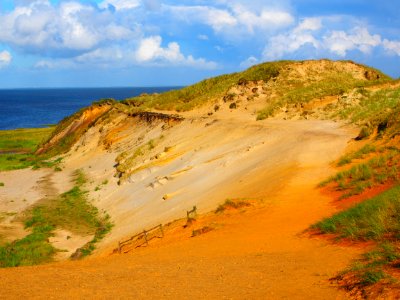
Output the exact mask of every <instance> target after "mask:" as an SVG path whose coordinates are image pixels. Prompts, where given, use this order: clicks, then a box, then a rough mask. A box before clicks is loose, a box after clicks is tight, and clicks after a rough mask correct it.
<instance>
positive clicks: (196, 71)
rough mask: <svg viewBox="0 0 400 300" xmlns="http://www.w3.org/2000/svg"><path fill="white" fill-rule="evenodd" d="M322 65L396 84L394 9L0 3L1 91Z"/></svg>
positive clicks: (185, 79) (296, 3)
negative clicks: (351, 66) (284, 63)
mask: <svg viewBox="0 0 400 300" xmlns="http://www.w3.org/2000/svg"><path fill="white" fill-rule="evenodd" d="M319 58H329V59H333V60H339V59H346V60H347V59H349V60H354V61H356V62H359V63H363V64H367V65H370V66H373V67H375V68H378V69H380V70H382V71H383V72H385V73H386V74H388V75H390V76H392V77H394V78H398V77H400V1H398V0H379V1H376V0H373V1H372V0H371V1H370V0H330V1H322V0H279V1H273V0H264V1H262V0H247V1H246V0H214V1H209V0H194V1H176V0H169V1H164V0H0V79H1V80H0V88H27V87H112V86H171V85H172V86H178V85H179V86H180V85H187V84H191V83H194V82H197V81H199V80H202V79H204V78H208V77H212V76H216V75H219V74H224V73H230V72H237V71H241V70H244V69H246V68H248V67H250V66H251V65H254V64H257V63H261V62H266V61H274V60H281V59H285V60H286V59H294V60H297V59H319Z"/></svg>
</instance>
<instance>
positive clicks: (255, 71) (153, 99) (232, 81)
mask: <svg viewBox="0 0 400 300" xmlns="http://www.w3.org/2000/svg"><path fill="white" fill-rule="evenodd" d="M288 63H289V62H288V61H280V62H270V63H264V64H260V65H257V66H253V67H251V68H249V69H247V70H246V71H244V72H240V73H232V74H227V75H222V76H217V77H214V78H210V79H206V80H203V81H201V82H199V83H196V84H194V85H191V86H188V87H185V88H183V89H180V90H173V91H169V92H166V93H162V94H152V95H147V94H146V95H142V96H139V97H134V98H129V99H126V100H124V101H123V102H122V103H125V104H128V105H130V106H133V107H139V108H140V109H143V110H146V109H150V108H155V109H159V110H176V111H188V110H192V109H194V108H196V107H199V106H201V105H203V104H205V103H207V102H208V101H210V100H214V99H215V98H218V97H222V96H224V95H225V94H226V92H227V91H228V90H229V88H231V87H232V86H233V85H236V84H246V82H248V81H258V80H264V81H265V82H268V81H269V80H270V79H271V78H275V77H277V76H278V75H279V70H280V69H281V68H282V67H283V66H284V65H286V64H288Z"/></svg>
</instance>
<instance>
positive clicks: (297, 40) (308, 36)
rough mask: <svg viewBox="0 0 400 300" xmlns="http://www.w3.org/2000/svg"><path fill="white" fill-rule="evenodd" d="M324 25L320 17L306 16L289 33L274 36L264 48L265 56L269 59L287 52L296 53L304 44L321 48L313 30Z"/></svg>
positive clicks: (279, 56)
mask: <svg viewBox="0 0 400 300" xmlns="http://www.w3.org/2000/svg"><path fill="white" fill-rule="evenodd" d="M321 27H322V24H321V20H320V19H318V18H306V19H304V20H302V21H301V22H300V23H299V24H298V25H297V26H296V27H295V28H294V29H292V30H291V31H289V32H288V33H284V34H279V35H276V36H273V37H272V38H271V39H270V40H269V43H268V44H267V46H266V47H265V48H264V51H263V57H264V58H265V59H268V60H274V59H279V58H281V57H283V56H285V54H288V53H294V52H296V51H298V50H299V49H301V48H302V47H303V46H306V45H310V46H312V47H313V48H315V49H318V48H320V42H319V41H318V40H317V39H316V38H315V37H314V35H313V31H317V30H319V29H320V28H321Z"/></svg>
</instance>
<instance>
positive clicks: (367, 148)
mask: <svg viewBox="0 0 400 300" xmlns="http://www.w3.org/2000/svg"><path fill="white" fill-rule="evenodd" d="M376 151H377V148H376V146H375V145H372V144H366V145H364V146H363V147H362V148H361V149H359V150H357V151H355V152H352V153H349V154H346V155H344V156H342V157H341V158H340V159H339V161H338V163H337V166H338V167H341V166H344V165H347V164H349V163H351V162H352V161H353V160H354V159H362V158H364V157H365V156H366V155H367V154H370V153H374V152H376Z"/></svg>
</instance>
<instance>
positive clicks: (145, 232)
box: [118, 224, 164, 253]
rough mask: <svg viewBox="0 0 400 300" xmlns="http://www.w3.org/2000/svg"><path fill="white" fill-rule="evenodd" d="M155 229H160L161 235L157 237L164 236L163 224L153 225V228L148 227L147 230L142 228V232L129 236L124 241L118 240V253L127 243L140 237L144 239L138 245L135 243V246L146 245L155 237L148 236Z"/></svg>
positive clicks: (131, 242)
mask: <svg viewBox="0 0 400 300" xmlns="http://www.w3.org/2000/svg"><path fill="white" fill-rule="evenodd" d="M156 229H160V232H161V237H159V238H163V237H164V229H163V225H162V224H160V225H157V226H155V227H153V228H150V229H148V230H145V229H144V230H143V232H141V233H138V234H135V235H134V236H132V237H130V238H129V239H127V240H125V241H120V242H118V253H121V252H122V248H123V247H124V246H126V245H129V244H133V243H134V242H135V241H139V240H141V239H144V242H143V243H141V244H139V245H136V247H140V246H142V245H144V244H146V246H148V245H149V241H150V240H152V239H153V238H155V237H156V236H153V237H149V234H150V233H152V232H153V231H155V230H156Z"/></svg>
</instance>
